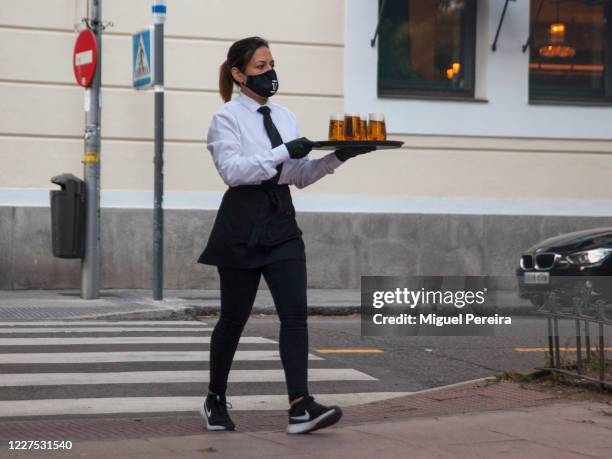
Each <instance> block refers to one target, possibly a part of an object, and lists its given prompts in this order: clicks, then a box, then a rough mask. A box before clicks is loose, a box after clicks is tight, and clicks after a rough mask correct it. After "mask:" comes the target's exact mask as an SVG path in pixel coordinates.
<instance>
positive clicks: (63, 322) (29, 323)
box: [0, 320, 207, 327]
mask: <svg viewBox="0 0 612 459" xmlns="http://www.w3.org/2000/svg"><path fill="white" fill-rule="evenodd" d="M19 325H24V326H26V327H30V326H45V325H50V326H54V325H166V326H168V325H192V326H195V327H201V326H202V325H207V323H206V322H200V321H193V320H118V321H104V320H46V321H43V322H32V321H28V320H24V321H21V322H3V321H0V326H6V327H15V326H19Z"/></svg>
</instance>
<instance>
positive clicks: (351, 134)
mask: <svg viewBox="0 0 612 459" xmlns="http://www.w3.org/2000/svg"><path fill="white" fill-rule="evenodd" d="M360 138H361V121H360V120H359V116H358V115H356V114H355V113H347V114H345V115H344V140H359V139H360Z"/></svg>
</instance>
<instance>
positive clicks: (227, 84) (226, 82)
mask: <svg viewBox="0 0 612 459" xmlns="http://www.w3.org/2000/svg"><path fill="white" fill-rule="evenodd" d="M233 89H234V78H233V77H232V72H231V70H230V67H229V65H228V64H227V61H225V62H223V64H221V67H220V68H219V94H221V99H223V102H229V101H230V100H231V99H232V90H233Z"/></svg>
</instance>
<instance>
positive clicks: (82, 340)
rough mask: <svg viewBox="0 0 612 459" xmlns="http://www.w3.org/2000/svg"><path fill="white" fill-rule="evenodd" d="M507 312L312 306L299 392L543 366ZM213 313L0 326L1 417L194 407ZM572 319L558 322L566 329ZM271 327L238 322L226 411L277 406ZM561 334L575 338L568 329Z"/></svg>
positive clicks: (280, 402)
mask: <svg viewBox="0 0 612 459" xmlns="http://www.w3.org/2000/svg"><path fill="white" fill-rule="evenodd" d="M518 320H523V321H524V322H522V323H521V324H520V329H521V330H524V336H520V337H517V336H486V337H484V336H479V337H470V336H459V337H452V336H430V337H428V336H420V337H409V336H405V337H388V336H384V337H383V336H361V324H360V319H359V317H358V316H343V317H322V316H311V317H309V344H310V354H311V357H310V360H309V375H310V376H311V378H310V379H311V380H310V383H309V389H310V392H311V393H312V394H314V395H315V396H319V395H320V396H321V397H322V398H320V400H321V401H322V403H333V402H336V401H337V403H338V404H341V405H342V404H345V405H347V406H351V405H358V404H363V403H368V402H371V401H377V400H383V399H388V398H393V397H395V396H401V395H402V394H405V393H407V392H414V391H419V390H422V389H428V388H433V387H438V386H443V385H447V384H453V383H459V382H463V381H468V380H472V379H477V378H481V377H487V376H492V375H495V374H498V373H501V372H503V371H504V370H507V369H525V368H532V367H534V366H540V365H544V364H545V363H546V362H545V353H544V352H542V351H541V350H538V349H541V348H545V347H546V343H547V336H546V329H547V328H546V321H545V320H543V319H542V318H530V319H518ZM215 321H216V318H215V317H202V318H201V320H200V322H194V321H187V322H185V321H183V322H176V321H174V322H173V321H167V322H160V321H149V322H145V323H142V324H138V323H137V322H134V321H131V322H130V321H124V322H121V323H111V322H101V321H91V322H90V323H89V324H87V323H84V322H69V323H62V322H59V323H58V322H49V321H47V322H41V323H39V324H37V325H34V324H33V323H32V322H21V323H17V324H16V325H13V326H12V327H4V328H2V330H0V420H9V419H12V420H17V419H33V418H36V419H43V418H65V417H74V416H77V417H78V416H88V417H91V416H94V417H96V416H103V417H107V416H115V417H128V416H134V415H138V416H141V415H143V416H147V415H159V414H160V413H167V414H170V415H172V414H173V413H174V414H176V415H184V414H185V413H186V412H190V413H193V414H195V413H197V410H198V407H199V404H200V403H201V399H202V396H203V394H205V393H206V391H207V378H208V357H209V352H208V343H209V340H210V334H211V331H212V327H213V326H214V323H215ZM571 325H572V323H571V322H570V323H568V324H566V325H565V327H566V331H567V332H568V333H569V335H570V336H571V330H572V329H571ZM278 330H279V322H278V318H277V317H276V316H275V315H267V316H258V315H253V316H251V318H250V320H249V322H248V323H247V326H246V328H245V331H244V333H243V340H241V343H240V345H239V348H238V354H237V357H236V359H235V361H234V364H233V366H232V372H231V373H230V383H229V386H228V392H227V393H228V397H229V400H230V401H232V403H233V404H234V406H235V409H237V410H246V411H249V410H260V409H261V410H281V409H282V410H284V409H286V407H287V398H286V397H287V395H286V387H285V382H284V375H283V372H282V365H281V362H280V359H279V355H278ZM607 336H610V333H609V331H608V333H607ZM610 343H611V340H610V339H609V338H608V343H607V346H610ZM562 344H568V345H570V346H571V345H573V344H574V342H573V340H572V339H571V338H567V339H564V341H562ZM517 348H527V350H532V351H533V350H535V352H519V351H517ZM338 351H339V352H338Z"/></svg>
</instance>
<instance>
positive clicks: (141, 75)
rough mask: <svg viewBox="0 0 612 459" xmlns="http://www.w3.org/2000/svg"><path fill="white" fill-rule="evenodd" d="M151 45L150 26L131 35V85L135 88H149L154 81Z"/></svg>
mask: <svg viewBox="0 0 612 459" xmlns="http://www.w3.org/2000/svg"><path fill="white" fill-rule="evenodd" d="M153 45H154V40H153V27H152V26H151V27H149V28H148V29H145V30H141V31H140V32H136V33H135V34H133V35H132V86H133V87H134V88H136V89H146V88H150V87H152V86H153V84H154V83H155V76H154V71H153V70H154V68H155V64H154V62H153V59H154V56H155V52H154V50H153Z"/></svg>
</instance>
